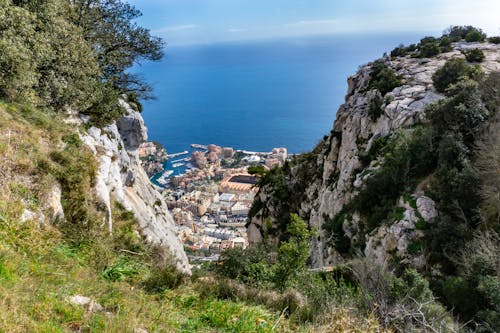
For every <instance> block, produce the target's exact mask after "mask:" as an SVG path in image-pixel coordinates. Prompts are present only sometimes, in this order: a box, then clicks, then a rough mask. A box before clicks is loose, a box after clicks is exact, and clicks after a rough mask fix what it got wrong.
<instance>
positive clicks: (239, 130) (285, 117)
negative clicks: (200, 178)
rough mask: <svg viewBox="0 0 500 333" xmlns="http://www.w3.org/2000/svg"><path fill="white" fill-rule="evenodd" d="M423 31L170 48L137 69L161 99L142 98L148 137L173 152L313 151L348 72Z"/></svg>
mask: <svg viewBox="0 0 500 333" xmlns="http://www.w3.org/2000/svg"><path fill="white" fill-rule="evenodd" d="M420 35H421V34H418V33H415V34H405V35H402V34H399V35H385V36H366V35H365V36H340V37H339V36H336V37H321V38H319V37H315V38H308V39H302V40H296V39H295V40H280V41H272V42H259V43H239V44H238V43H234V44H220V45H211V46H190V47H178V48H174V47H172V48H167V51H166V54H167V55H166V57H165V58H164V60H162V62H159V63H148V64H145V65H143V66H141V67H137V68H136V69H135V70H136V71H137V72H139V73H140V74H141V75H142V76H143V77H144V78H146V79H147V80H148V81H149V82H151V83H152V84H153V87H154V89H155V90H154V91H155V95H156V96H157V99H156V100H152V101H146V102H144V110H145V111H144V113H143V116H144V118H145V121H146V125H147V126H148V128H149V138H150V140H155V141H160V142H161V143H163V145H164V146H165V147H166V148H167V151H168V152H169V153H174V152H179V151H183V150H187V149H188V148H189V145H190V144H191V143H201V144H208V143H216V144H218V145H223V146H231V147H234V148H237V149H248V150H257V151H269V150H270V149H272V148H273V147H281V146H285V147H287V148H288V149H289V151H290V152H293V153H298V152H304V151H308V150H310V149H312V148H313V147H314V145H315V144H316V143H317V142H318V141H319V140H320V139H321V138H322V137H323V135H325V134H327V133H328V132H329V131H330V129H331V127H332V123H333V121H334V119H335V113H336V111H337V108H338V107H339V105H340V104H341V103H342V102H343V100H344V95H345V93H346V89H347V84H346V79H347V77H348V76H349V75H352V74H354V73H355V72H356V70H357V68H358V66H359V65H360V64H363V63H366V62H368V61H371V60H373V59H375V58H378V57H380V56H381V55H382V54H383V52H386V51H387V52H389V51H390V50H391V49H392V48H393V47H395V46H397V45H398V44H399V43H409V42H415V41H417V40H418V38H417V36H420Z"/></svg>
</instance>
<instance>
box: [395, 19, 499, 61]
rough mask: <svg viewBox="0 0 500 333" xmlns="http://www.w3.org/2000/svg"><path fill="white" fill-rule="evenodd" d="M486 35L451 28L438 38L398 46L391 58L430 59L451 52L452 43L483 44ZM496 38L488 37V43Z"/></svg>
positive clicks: (466, 28) (458, 27)
mask: <svg viewBox="0 0 500 333" xmlns="http://www.w3.org/2000/svg"><path fill="white" fill-rule="evenodd" d="M485 38H486V34H485V33H483V31H482V30H481V29H478V28H474V27H472V26H452V27H449V28H448V29H446V30H445V31H444V32H443V35H442V36H441V37H439V38H435V37H424V38H422V39H421V40H420V42H419V43H418V44H411V45H409V46H404V45H402V44H401V45H399V46H397V47H396V48H394V49H393V50H392V51H391V57H405V56H408V55H409V56H411V57H413V58H430V57H434V56H436V55H438V54H440V53H443V52H450V51H451V50H452V47H451V43H453V42H460V41H466V42H483V41H484V40H485ZM495 38H496V37H490V38H489V39H488V41H490V42H491V43H494V42H495V40H496V39H495Z"/></svg>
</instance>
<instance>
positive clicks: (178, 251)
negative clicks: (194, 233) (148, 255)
mask: <svg viewBox="0 0 500 333" xmlns="http://www.w3.org/2000/svg"><path fill="white" fill-rule="evenodd" d="M122 106H123V107H124V108H125V109H126V114H125V115H124V116H123V117H122V118H120V119H119V120H118V121H117V122H116V123H113V124H111V125H109V126H106V127H104V128H102V129H100V128H97V127H91V128H90V129H89V130H88V131H87V132H86V133H83V134H82V135H81V138H82V141H83V142H84V143H85V144H86V145H87V146H88V147H89V148H90V149H91V150H92V152H93V153H94V155H95V156H96V158H97V160H98V161H99V167H98V172H97V180H96V186H95V190H96V193H97V196H98V198H99V199H100V201H101V202H102V203H103V204H104V205H105V207H106V220H107V223H108V226H109V231H110V232H112V231H113V220H112V214H111V209H112V202H113V200H115V201H116V202H118V203H120V204H121V205H122V206H123V207H124V208H125V209H127V210H129V211H131V212H133V213H134V216H135V217H136V219H137V221H138V222H139V225H140V231H141V234H142V235H143V236H144V237H145V238H146V240H147V241H148V242H151V243H154V244H159V245H161V246H164V247H166V248H168V250H169V251H170V253H171V254H172V256H173V258H174V260H175V261H176V265H177V268H178V269H179V270H180V271H181V272H184V273H187V274H190V266H189V262H188V259H187V256H186V254H185V252H184V250H183V247H182V244H181V241H180V240H179V238H178V237H177V234H176V230H175V223H174V221H173V219H172V216H171V215H170V213H169V211H168V208H167V205H166V203H165V201H164V199H163V197H162V195H161V194H160V193H159V192H158V190H157V188H155V186H154V185H153V184H152V183H151V182H150V180H149V178H148V176H147V175H146V172H145V171H144V169H143V168H142V166H141V163H140V160H139V157H138V154H137V147H138V146H139V145H140V144H141V143H142V142H144V141H145V140H146V139H147V129H146V127H145V126H144V121H143V119H142V116H141V115H140V113H138V112H136V111H134V110H133V109H131V107H130V106H129V105H127V104H126V103H124V102H122Z"/></svg>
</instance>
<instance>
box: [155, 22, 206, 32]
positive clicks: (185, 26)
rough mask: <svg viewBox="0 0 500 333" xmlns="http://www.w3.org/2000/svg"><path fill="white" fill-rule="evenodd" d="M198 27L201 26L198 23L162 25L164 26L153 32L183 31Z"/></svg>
mask: <svg viewBox="0 0 500 333" xmlns="http://www.w3.org/2000/svg"><path fill="white" fill-rule="evenodd" d="M198 27H199V26H198V25H197V24H181V25H173V26H168V27H162V28H159V29H156V30H153V31H152V32H153V33H155V34H161V33H165V32H177V31H183V30H191V29H196V28H198Z"/></svg>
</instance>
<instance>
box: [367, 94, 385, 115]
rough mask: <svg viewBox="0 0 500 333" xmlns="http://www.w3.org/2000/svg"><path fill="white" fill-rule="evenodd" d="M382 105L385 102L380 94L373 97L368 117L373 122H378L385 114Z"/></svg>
mask: <svg viewBox="0 0 500 333" xmlns="http://www.w3.org/2000/svg"><path fill="white" fill-rule="evenodd" d="M382 104H383V100H382V97H380V95H379V94H377V95H375V96H373V97H372V98H371V99H370V104H369V108H368V115H369V116H370V118H371V119H372V120H373V121H376V120H377V119H378V118H379V117H380V116H381V115H382V114H383V113H384V111H383V110H382Z"/></svg>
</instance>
